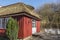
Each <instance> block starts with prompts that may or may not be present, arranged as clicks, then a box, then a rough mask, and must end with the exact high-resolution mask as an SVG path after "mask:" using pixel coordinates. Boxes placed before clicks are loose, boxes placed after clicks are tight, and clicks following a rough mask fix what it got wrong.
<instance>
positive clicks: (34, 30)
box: [32, 20, 36, 34]
mask: <svg viewBox="0 0 60 40" xmlns="http://www.w3.org/2000/svg"><path fill="white" fill-rule="evenodd" d="M34 33H36V20H32V34H34Z"/></svg>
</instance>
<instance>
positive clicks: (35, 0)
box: [0, 0, 60, 8]
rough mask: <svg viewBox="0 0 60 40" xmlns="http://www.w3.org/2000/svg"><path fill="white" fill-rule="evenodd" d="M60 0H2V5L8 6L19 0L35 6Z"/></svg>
mask: <svg viewBox="0 0 60 40" xmlns="http://www.w3.org/2000/svg"><path fill="white" fill-rule="evenodd" d="M59 1H60V0H0V6H6V5H10V4H14V3H18V2H23V3H25V4H28V5H31V6H33V7H35V8H37V7H39V6H42V5H43V4H45V3H58V2H59Z"/></svg>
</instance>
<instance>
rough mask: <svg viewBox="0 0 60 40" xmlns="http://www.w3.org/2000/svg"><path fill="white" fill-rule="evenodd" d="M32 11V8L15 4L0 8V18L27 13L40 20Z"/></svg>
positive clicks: (22, 4)
mask: <svg viewBox="0 0 60 40" xmlns="http://www.w3.org/2000/svg"><path fill="white" fill-rule="evenodd" d="M33 10H34V7H32V6H30V5H26V4H24V3H15V4H11V5H8V6H3V7H1V8H0V16H2V15H8V14H14V13H19V12H27V13H29V14H30V15H33V16H35V17H37V18H40V17H39V15H38V14H37V13H35V12H34V11H33Z"/></svg>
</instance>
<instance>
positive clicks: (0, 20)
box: [0, 18, 2, 29]
mask: <svg viewBox="0 0 60 40" xmlns="http://www.w3.org/2000/svg"><path fill="white" fill-rule="evenodd" d="M0 29H2V18H0Z"/></svg>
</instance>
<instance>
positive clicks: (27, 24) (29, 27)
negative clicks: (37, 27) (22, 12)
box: [24, 17, 32, 38]
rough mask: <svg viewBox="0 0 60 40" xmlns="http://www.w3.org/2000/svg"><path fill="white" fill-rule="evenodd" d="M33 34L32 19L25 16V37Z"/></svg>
mask: <svg viewBox="0 0 60 40" xmlns="http://www.w3.org/2000/svg"><path fill="white" fill-rule="evenodd" d="M31 35H32V19H31V18H28V17H24V38H25V37H28V36H31Z"/></svg>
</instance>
